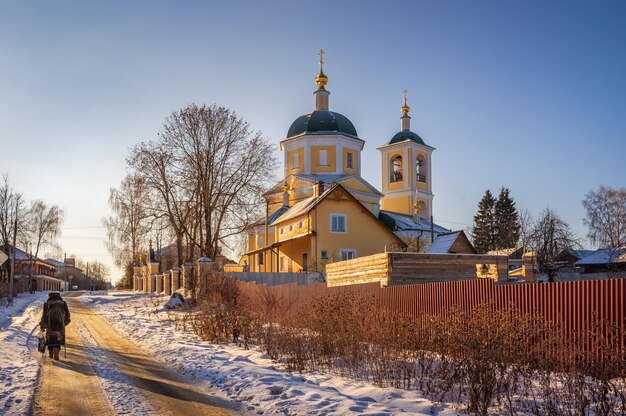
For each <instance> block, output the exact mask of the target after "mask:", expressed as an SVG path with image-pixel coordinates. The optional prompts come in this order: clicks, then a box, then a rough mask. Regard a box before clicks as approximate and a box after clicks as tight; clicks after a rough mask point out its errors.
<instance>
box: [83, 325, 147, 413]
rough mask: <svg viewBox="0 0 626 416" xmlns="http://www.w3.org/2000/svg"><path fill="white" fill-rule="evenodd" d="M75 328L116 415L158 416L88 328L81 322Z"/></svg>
mask: <svg viewBox="0 0 626 416" xmlns="http://www.w3.org/2000/svg"><path fill="white" fill-rule="evenodd" d="M74 328H75V330H76V331H77V332H78V335H79V336H80V338H81V339H82V341H83V348H84V351H85V356H86V357H89V364H90V365H91V367H92V368H93V370H94V371H95V373H96V374H97V375H98V381H99V382H100V385H101V386H102V390H103V391H104V393H105V394H106V396H107V399H108V400H109V403H110V404H111V406H112V407H113V408H114V409H115V411H116V413H117V414H118V415H136V416H140V415H141V416H143V415H152V414H156V412H155V411H154V409H152V408H151V407H150V405H149V404H148V403H146V400H145V399H143V397H142V396H141V394H139V392H138V391H137V388H136V387H135V386H133V384H132V382H131V381H130V380H129V379H128V377H126V376H125V375H124V374H123V373H122V372H121V371H119V369H118V368H117V367H116V366H115V365H111V360H110V358H109V357H108V355H107V353H106V351H105V350H103V349H102V348H100V346H99V345H98V342H97V341H96V340H95V339H94V338H93V336H92V335H91V333H90V332H89V331H88V330H87V328H85V327H84V325H83V324H82V323H81V322H80V321H76V322H75V323H74Z"/></svg>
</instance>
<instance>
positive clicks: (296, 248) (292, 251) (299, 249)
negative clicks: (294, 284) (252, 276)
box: [274, 236, 311, 272]
mask: <svg viewBox="0 0 626 416" xmlns="http://www.w3.org/2000/svg"><path fill="white" fill-rule="evenodd" d="M278 252H279V260H278V263H277V268H276V269H274V271H277V272H300V271H302V269H303V266H304V264H303V261H302V254H303V253H307V257H308V260H307V263H308V264H307V268H308V269H310V265H311V237H310V236H306V237H303V238H299V239H296V240H290V241H286V242H284V243H283V244H282V245H281V246H280V247H279V248H278ZM281 256H285V257H286V259H285V260H284V261H283V269H281V268H280V257H281ZM289 259H290V261H289ZM290 263H291V264H290Z"/></svg>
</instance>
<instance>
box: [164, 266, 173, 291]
mask: <svg viewBox="0 0 626 416" xmlns="http://www.w3.org/2000/svg"><path fill="white" fill-rule="evenodd" d="M163 294H165V295H167V296H170V295H171V294H172V272H165V273H163Z"/></svg>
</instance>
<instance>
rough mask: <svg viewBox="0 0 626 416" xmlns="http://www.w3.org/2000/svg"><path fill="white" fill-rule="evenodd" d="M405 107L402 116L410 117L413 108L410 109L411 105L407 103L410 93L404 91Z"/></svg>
mask: <svg viewBox="0 0 626 416" xmlns="http://www.w3.org/2000/svg"><path fill="white" fill-rule="evenodd" d="M403 93H404V105H403V106H402V115H403V116H408V115H409V111H411V107H409V105H408V104H407V103H406V102H407V99H408V93H409V92H408V91H407V90H404V91H403Z"/></svg>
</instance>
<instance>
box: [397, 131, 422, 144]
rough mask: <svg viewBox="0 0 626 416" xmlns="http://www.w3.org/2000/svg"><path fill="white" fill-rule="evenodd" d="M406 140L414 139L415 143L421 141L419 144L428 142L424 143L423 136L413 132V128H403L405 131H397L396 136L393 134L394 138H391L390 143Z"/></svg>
mask: <svg viewBox="0 0 626 416" xmlns="http://www.w3.org/2000/svg"><path fill="white" fill-rule="evenodd" d="M405 140H411V141H413V142H415V143H419V144H426V143H424V140H422V138H421V137H420V136H418V135H417V134H415V133H413V132H412V131H411V130H403V131H401V132H399V133H397V134H396V135H395V136H393V139H391V141H390V142H389V144H393V143H400V142H403V141H405Z"/></svg>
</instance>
